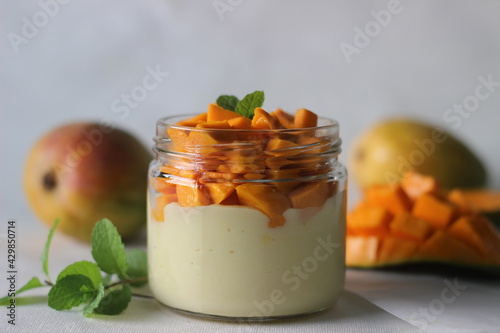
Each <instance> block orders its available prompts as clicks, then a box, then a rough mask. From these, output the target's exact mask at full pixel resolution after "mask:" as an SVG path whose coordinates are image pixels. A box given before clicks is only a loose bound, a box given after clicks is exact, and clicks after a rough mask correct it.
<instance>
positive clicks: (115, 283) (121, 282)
mask: <svg viewBox="0 0 500 333" xmlns="http://www.w3.org/2000/svg"><path fill="white" fill-rule="evenodd" d="M147 280H148V278H146V277H144V278H137V279H123V280H120V281H116V282H114V283H111V284H108V285H107V286H106V287H104V289H109V288H112V287H115V286H119V285H121V284H125V283H134V282H144V281H147Z"/></svg>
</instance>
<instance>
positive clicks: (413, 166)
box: [349, 119, 487, 189]
mask: <svg viewBox="0 0 500 333" xmlns="http://www.w3.org/2000/svg"><path fill="white" fill-rule="evenodd" d="M349 167H350V172H351V175H352V177H353V179H354V180H355V181H356V182H357V184H358V185H359V186H360V187H362V188H367V187H370V186H373V185H377V184H390V183H396V182H398V181H400V180H401V178H402V176H403V175H404V174H405V173H406V172H407V171H410V170H413V171H416V172H418V173H421V174H425V175H429V176H432V177H434V178H435V179H437V181H438V182H439V184H440V186H441V187H443V188H447V189H451V188H456V187H459V188H475V187H483V186H484V185H485V183H486V178H487V177H486V176H487V175H486V170H485V168H484V166H483V163H482V162H481V161H480V160H479V158H478V157H477V156H476V155H475V154H474V153H473V152H472V151H471V150H470V149H469V148H468V147H467V146H466V145H465V144H464V143H462V142H460V141H459V140H458V139H457V138H455V137H453V136H452V135H451V134H449V133H447V132H446V131H444V130H443V129H442V128H439V127H437V126H432V125H430V124H426V123H423V122H420V121H416V120H412V119H391V120H386V121H383V122H380V123H378V124H377V125H375V126H374V127H372V128H370V129H368V130H367V131H366V132H365V133H364V134H362V135H361V136H360V137H359V138H358V139H357V140H356V141H355V142H354V144H353V146H352V150H351V151H350V156H349Z"/></svg>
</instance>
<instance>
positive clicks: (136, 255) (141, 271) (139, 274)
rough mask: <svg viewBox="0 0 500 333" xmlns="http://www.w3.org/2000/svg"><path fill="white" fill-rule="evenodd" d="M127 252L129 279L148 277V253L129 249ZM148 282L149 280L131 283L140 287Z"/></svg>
mask: <svg viewBox="0 0 500 333" xmlns="http://www.w3.org/2000/svg"><path fill="white" fill-rule="evenodd" d="M126 254H127V263H128V269H127V276H128V278H129V279H140V278H147V277H148V255H147V253H146V251H143V250H129V251H127V252H126ZM146 283H147V280H144V281H139V282H131V283H130V285H131V286H134V287H140V286H142V285H144V284H146Z"/></svg>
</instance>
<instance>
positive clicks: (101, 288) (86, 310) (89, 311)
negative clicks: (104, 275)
mask: <svg viewBox="0 0 500 333" xmlns="http://www.w3.org/2000/svg"><path fill="white" fill-rule="evenodd" d="M103 298H104V286H103V285H102V284H100V285H99V287H98V289H97V294H96V295H95V297H94V299H93V300H92V301H91V302H90V303H89V304H87V306H86V307H85V308H84V309H83V315H84V316H85V317H88V316H89V315H90V314H92V313H93V312H94V310H95V309H96V308H97V307H98V306H99V304H100V303H101V301H102V299H103Z"/></svg>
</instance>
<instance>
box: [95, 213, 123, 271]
mask: <svg viewBox="0 0 500 333" xmlns="http://www.w3.org/2000/svg"><path fill="white" fill-rule="evenodd" d="M92 257H94V260H95V261H96V263H97V265H99V267H100V268H101V269H102V270H103V271H104V272H105V273H108V274H118V275H120V276H124V277H126V271H127V266H128V265H127V256H126V254H125V246H124V245H123V242H122V238H121V236H120V234H119V233H118V230H116V228H115V226H114V225H113V223H111V221H110V220H108V219H102V220H100V221H99V222H97V224H96V225H95V226H94V229H93V230H92Z"/></svg>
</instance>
